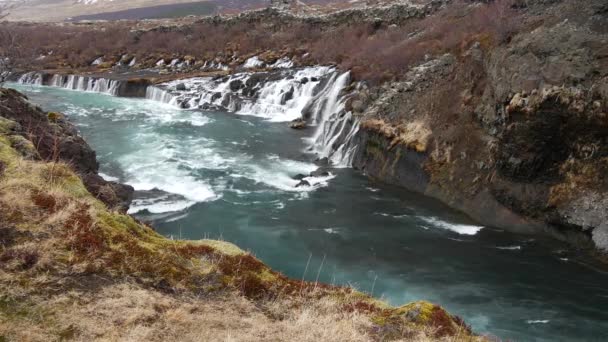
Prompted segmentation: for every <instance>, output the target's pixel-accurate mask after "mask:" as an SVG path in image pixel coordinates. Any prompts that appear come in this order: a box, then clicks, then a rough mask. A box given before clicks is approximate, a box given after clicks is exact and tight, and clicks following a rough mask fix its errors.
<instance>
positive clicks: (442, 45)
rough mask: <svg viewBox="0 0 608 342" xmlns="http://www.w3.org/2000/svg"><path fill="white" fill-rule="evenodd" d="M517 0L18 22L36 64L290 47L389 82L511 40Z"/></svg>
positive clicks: (270, 53)
mask: <svg viewBox="0 0 608 342" xmlns="http://www.w3.org/2000/svg"><path fill="white" fill-rule="evenodd" d="M511 5H512V1H510V0H498V1H493V2H491V3H488V4H476V5H471V3H470V2H469V1H456V2H454V3H453V4H452V5H450V6H449V7H448V8H446V9H444V10H442V11H440V12H438V13H436V14H435V15H432V16H428V17H426V18H423V19H415V18H412V19H411V20H410V21H408V22H406V23H405V24H403V25H400V26H395V25H386V24H383V23H382V22H379V23H376V22H371V23H366V22H364V23H352V22H348V21H346V22H343V23H337V24H336V25H332V27H326V25H318V24H316V23H315V22H314V20H313V21H307V20H293V21H287V22H285V21H283V20H279V19H277V20H276V22H274V21H273V20H274V19H273V18H270V19H268V21H267V22H260V21H255V20H252V21H248V20H240V21H234V20H233V21H225V22H219V23H216V22H212V21H201V22H198V23H194V24H189V25H183V26H179V27H161V28H157V29H153V30H136V29H133V28H134V27H136V26H137V24H136V23H130V22H117V23H111V24H103V23H99V24H95V25H62V26H56V25H32V24H15V25H14V29H15V30H17V31H19V32H20V35H22V36H27V37H28V39H27V42H26V43H27V46H24V47H22V49H23V50H24V51H30V53H31V54H32V55H36V56H38V55H41V56H45V57H44V58H43V59H40V60H38V61H36V66H35V67H36V68H43V69H53V68H65V67H71V68H83V67H90V64H91V62H92V61H93V60H95V59H96V58H98V57H99V56H104V60H105V62H106V63H107V64H109V65H108V66H111V65H113V64H114V63H116V62H118V61H119V60H120V59H121V57H122V56H123V55H125V54H127V53H128V55H129V56H133V57H135V58H136V59H137V61H138V63H140V64H141V66H142V67H152V66H154V65H155V64H156V62H157V61H158V60H159V59H161V58H163V59H165V60H170V59H171V58H184V57H185V56H189V58H190V60H193V61H198V63H199V64H194V65H196V66H200V65H202V63H203V62H204V61H209V60H214V59H217V60H219V61H222V62H223V63H224V64H230V63H232V62H243V61H244V59H245V58H247V57H249V56H251V55H254V54H258V55H261V56H262V57H263V59H265V60H267V61H268V62H273V61H274V60H276V59H278V58H280V57H281V56H284V55H287V56H290V57H296V59H297V60H298V62H300V63H302V64H336V65H338V66H339V67H341V68H342V69H351V70H352V71H353V76H354V77H355V78H356V79H361V80H367V81H370V82H383V81H387V80H391V79H398V78H400V77H402V76H403V75H404V74H405V72H406V71H407V70H408V68H409V67H411V66H412V65H415V64H418V63H419V62H420V61H422V60H423V59H424V58H425V56H426V55H438V54H442V53H446V52H452V53H455V54H456V55H458V54H460V53H461V52H463V51H464V50H466V49H468V48H469V47H470V45H471V44H472V42H480V43H481V45H482V46H483V47H485V48H488V47H490V46H492V45H496V44H500V43H502V42H504V41H506V40H508V39H509V37H510V36H511V35H512V34H513V33H514V31H515V30H516V27H517V26H516V22H517V16H518V12H517V10H516V9H513V8H512V6H511ZM92 41H94V42H95V44H90V42H92ZM51 51H52V54H50V52H51ZM306 52H308V53H309V54H308V55H307V57H306V58H303V57H302V55H303V54H304V53H306ZM233 58H236V59H233ZM29 67H31V66H29Z"/></svg>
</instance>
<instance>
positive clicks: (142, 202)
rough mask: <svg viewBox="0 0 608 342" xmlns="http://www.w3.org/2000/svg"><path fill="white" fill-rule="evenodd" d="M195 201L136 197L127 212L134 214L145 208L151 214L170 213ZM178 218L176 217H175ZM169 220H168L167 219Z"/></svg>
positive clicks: (182, 208) (189, 205)
mask: <svg viewBox="0 0 608 342" xmlns="http://www.w3.org/2000/svg"><path fill="white" fill-rule="evenodd" d="M195 203H196V202H194V201H188V200H182V201H166V202H165V201H163V200H162V199H159V198H155V199H136V200H134V201H133V203H132V204H131V206H130V207H129V211H127V213H129V214H136V213H139V212H141V211H144V210H147V211H148V212H150V213H152V214H161V213H170V212H177V211H183V210H186V209H188V208H190V207H191V206H193V205H194V204H195ZM175 220H178V219H175ZM167 222H170V221H167Z"/></svg>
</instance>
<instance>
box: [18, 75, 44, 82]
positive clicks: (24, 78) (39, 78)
mask: <svg viewBox="0 0 608 342" xmlns="http://www.w3.org/2000/svg"><path fill="white" fill-rule="evenodd" d="M43 79H44V77H43V75H42V74H40V73H36V72H28V73H26V74H23V75H21V77H19V80H18V81H17V82H19V83H23V84H33V85H42V84H43Z"/></svg>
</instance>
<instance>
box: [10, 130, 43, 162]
mask: <svg viewBox="0 0 608 342" xmlns="http://www.w3.org/2000/svg"><path fill="white" fill-rule="evenodd" d="M8 140H9V141H10V143H11V147H12V148H14V149H15V150H16V151H17V152H19V153H20V154H21V155H22V156H23V158H25V159H30V160H31V159H37V158H38V157H39V155H38V151H37V150H36V147H35V146H34V144H32V142H31V141H29V140H27V139H26V138H24V137H22V136H20V135H11V136H9V137H8Z"/></svg>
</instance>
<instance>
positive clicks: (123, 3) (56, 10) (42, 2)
mask: <svg viewBox="0 0 608 342" xmlns="http://www.w3.org/2000/svg"><path fill="white" fill-rule="evenodd" d="M267 3H269V1H268V0H239V1H237V0H207V1H205V0H202V1H201V0H198V1H197V0H128V1H127V0H26V1H24V2H23V3H21V4H20V5H19V6H18V7H16V8H14V9H13V10H12V11H11V14H10V16H9V18H8V19H9V20H24V21H64V20H70V19H71V18H75V17H81V16H85V17H90V19H96V18H95V16H96V15H98V14H101V13H104V14H106V15H105V16H106V17H107V18H99V19H141V18H148V14H149V13H151V15H152V17H154V18H158V17H175V16H180V15H181V16H183V15H188V14H195V15H206V14H213V12H215V11H218V10H223V9H224V8H226V9H229V10H235V9H236V10H243V9H249V8H259V7H260V6H266V4H267ZM184 4H190V5H188V6H185V5H184ZM159 6H164V7H162V8H161V9H160V10H159V9H158V8H157V9H152V10H149V11H143V12H142V10H143V9H147V8H151V7H159ZM172 6H176V8H173V7H172ZM133 10H135V11H133ZM125 11H127V12H126V14H124V16H125V17H122V16H123V14H121V13H120V12H125ZM114 12H117V13H118V15H110V13H114ZM165 12H167V15H166V16H165V14H164V13H165ZM142 13H143V14H142ZM102 17H103V16H102Z"/></svg>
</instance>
